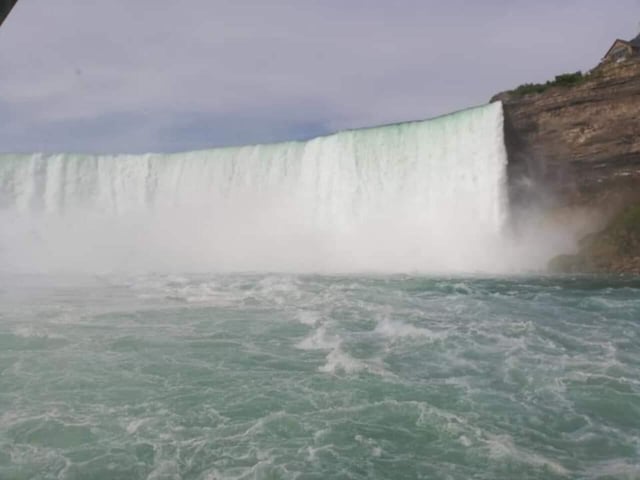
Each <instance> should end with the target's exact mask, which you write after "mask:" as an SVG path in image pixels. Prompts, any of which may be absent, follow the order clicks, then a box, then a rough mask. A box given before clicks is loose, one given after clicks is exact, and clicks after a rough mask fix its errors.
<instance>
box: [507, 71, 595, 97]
mask: <svg viewBox="0 0 640 480" xmlns="http://www.w3.org/2000/svg"><path fill="white" fill-rule="evenodd" d="M587 78H588V75H583V74H582V72H575V73H563V74H562V75H557V76H556V78H555V79H554V80H549V81H548V82H546V83H525V84H524V85H520V86H519V87H518V88H515V89H513V90H511V93H514V94H516V95H528V94H530V93H542V92H544V91H546V90H548V89H549V88H551V87H572V86H575V85H579V84H580V83H582V82H584V81H585V80H586V79H587Z"/></svg>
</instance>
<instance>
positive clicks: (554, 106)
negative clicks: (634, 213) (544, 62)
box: [492, 57, 640, 208]
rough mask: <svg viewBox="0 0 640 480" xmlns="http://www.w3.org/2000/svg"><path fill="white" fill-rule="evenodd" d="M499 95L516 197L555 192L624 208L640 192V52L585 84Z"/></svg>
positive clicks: (564, 201)
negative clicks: (522, 93) (525, 93)
mask: <svg viewBox="0 0 640 480" xmlns="http://www.w3.org/2000/svg"><path fill="white" fill-rule="evenodd" d="M492 100H501V101H502V102H503V104H504V112H505V139H506V145H507V151H508V154H509V177H510V180H511V192H510V193H511V200H512V202H513V203H514V204H518V203H519V202H524V203H527V202H529V201H531V200H534V199H536V200H541V198H532V197H540V196H541V195H544V196H548V195H551V196H553V197H554V198H555V199H556V200H557V203H558V204H559V205H562V206H574V205H575V206H593V207H599V208H617V206H618V205H620V206H621V205H622V204H625V203H627V202H628V201H629V197H635V196H640V58H637V57H636V58H632V59H629V60H627V61H625V62H622V63H613V64H606V65H602V66H600V67H598V68H596V69H594V70H593V71H592V72H591V73H590V74H589V75H588V77H587V79H586V80H585V81H584V82H582V83H580V84H579V85H574V86H570V87H562V86H559V87H553V88H550V89H548V90H547V91H545V92H542V93H532V94H528V95H517V94H514V93H510V92H505V93H501V94H498V95H496V96H495V97H494V98H493V99H492ZM541 186H542V187H543V188H542V189H541V188H540V187H541ZM542 192H544V193H542Z"/></svg>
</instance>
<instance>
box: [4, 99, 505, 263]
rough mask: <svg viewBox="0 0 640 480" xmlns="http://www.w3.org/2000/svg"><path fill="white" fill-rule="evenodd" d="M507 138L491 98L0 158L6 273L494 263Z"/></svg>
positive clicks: (499, 107)
mask: <svg viewBox="0 0 640 480" xmlns="http://www.w3.org/2000/svg"><path fill="white" fill-rule="evenodd" d="M503 137H504V135H503V112H502V105H501V104H500V103H499V102H498V103H492V104H489V105H486V106H482V107H477V108H472V109H469V110H465V111H462V112H458V113H454V114H451V115H447V116H443V117H439V118H436V119H432V120H425V121H416V122H408V123H400V124H394V125H388V126H382V127H375V128H367V129H361V130H349V131H343V132H339V133H336V134H333V135H329V136H325V137H319V138H315V139H312V140H309V141H306V142H286V143H278V144H271V145H252V146H242V147H231V148H216V149H211V150H205V151H197V152H187V153H177V154H146V155H66V154H59V155H42V154H34V155H8V154H5V155H1V156H0V188H1V189H0V222H1V224H0V226H1V230H0V242H1V243H0V260H1V264H0V265H1V267H0V268H2V270H8V271H34V270H35V271H47V272H48V271H69V272H73V271H84V272H86V271H89V272H114V271H115V272H117V271H166V270H170V271H303V272H304V271H309V272H314V271H322V272H348V271H371V272H377V271H380V272H405V271H413V272H416V271H423V272H438V273H441V272H482V271H488V272H493V271H500V270H503V269H504V268H506V267H505V266H504V265H502V263H503V262H501V260H500V257H501V254H502V253H504V252H503V248H502V243H503V237H504V232H505V221H506V218H507V216H508V215H507V210H508V204H507V195H506V188H507V186H506V183H507V178H506V166H507V157H506V151H505V145H504V138H503Z"/></svg>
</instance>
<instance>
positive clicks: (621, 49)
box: [601, 35, 640, 63]
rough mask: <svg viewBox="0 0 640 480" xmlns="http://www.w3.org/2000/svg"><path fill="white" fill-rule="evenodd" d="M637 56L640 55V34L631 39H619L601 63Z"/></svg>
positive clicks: (621, 60) (620, 60)
mask: <svg viewBox="0 0 640 480" xmlns="http://www.w3.org/2000/svg"><path fill="white" fill-rule="evenodd" d="M635 56H640V35H638V36H637V37H636V38H634V39H633V40H629V41H627V40H620V39H617V40H616V41H615V42H613V45H611V48H610V49H609V51H608V52H607V53H606V54H605V56H604V58H603V59H602V62H601V63H609V62H623V61H625V60H626V59H627V58H629V57H635Z"/></svg>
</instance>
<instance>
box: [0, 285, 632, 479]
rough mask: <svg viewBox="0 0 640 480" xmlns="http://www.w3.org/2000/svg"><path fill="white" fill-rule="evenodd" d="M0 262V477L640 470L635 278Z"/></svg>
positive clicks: (456, 475)
mask: <svg viewBox="0 0 640 480" xmlns="http://www.w3.org/2000/svg"><path fill="white" fill-rule="evenodd" d="M0 282H1V283H0V478H1V479H3V480H9V479H38V480H45V479H60V480H62V479H65V480H67V479H69V480H70V479H96V480H98V479H104V480H117V479H122V480H132V479H149V480H153V479H155V480H158V479H167V480H168V479H185V480H186V479H194V480H196V479H197V480H205V479H210V480H213V479H231V478H234V479H253V478H256V479H263V478H264V479H294V478H296V479H334V478H335V479H365V478H380V479H382V478H385V479H414V478H422V479H470V478H473V479H488V480H489V479H491V480H494V479H545V480H546V479H564V478H571V479H574V478H575V479H637V478H640V281H637V280H624V279H615V278H600V279H598V278H552V277H497V278H486V279H485V278H465V277H451V278H442V277H424V276H408V275H387V276H346V275H345V276H314V275H265V274H262V275H257V274H256V275H251V274H244V275H240V274H238V275H192V276H168V275H145V276H122V277H117V276H102V277H95V276H94V277H62V276H58V277H47V276H28V275H22V276H21V275H12V276H4V277H0Z"/></svg>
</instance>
